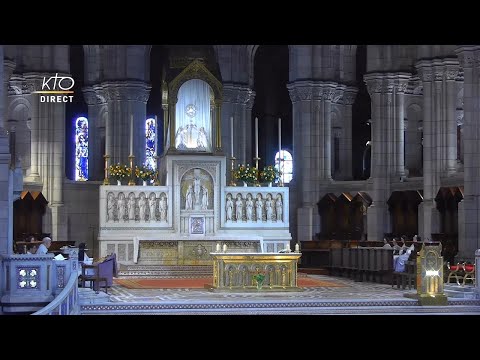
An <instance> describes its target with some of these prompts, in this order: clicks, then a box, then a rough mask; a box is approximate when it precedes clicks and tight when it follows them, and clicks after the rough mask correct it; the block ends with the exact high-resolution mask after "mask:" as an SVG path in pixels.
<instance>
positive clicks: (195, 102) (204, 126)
mask: <svg viewBox="0 0 480 360" xmlns="http://www.w3.org/2000/svg"><path fill="white" fill-rule="evenodd" d="M211 98H213V91H212V89H211V87H210V85H208V84H207V83H206V82H205V81H203V80H199V79H193V80H188V81H186V82H185V83H184V84H183V85H182V86H181V87H180V89H179V91H178V101H177V104H176V107H175V115H176V119H175V124H176V129H175V148H176V149H177V150H194V151H206V152H209V151H211V150H212V126H211V112H210V109H211V106H210V99H211Z"/></svg>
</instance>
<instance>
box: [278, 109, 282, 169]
mask: <svg viewBox="0 0 480 360" xmlns="http://www.w3.org/2000/svg"><path fill="white" fill-rule="evenodd" d="M281 158H282V119H281V118H278V168H279V169H280V165H281V164H282V163H281V162H280V159H281Z"/></svg>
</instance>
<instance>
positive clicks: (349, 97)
mask: <svg viewBox="0 0 480 360" xmlns="http://www.w3.org/2000/svg"><path fill="white" fill-rule="evenodd" d="M357 94H358V89H357V88H356V87H353V86H348V87H347V88H346V89H345V91H344V93H343V99H342V100H343V103H344V104H345V105H353V103H354V102H355V99H356V97H357Z"/></svg>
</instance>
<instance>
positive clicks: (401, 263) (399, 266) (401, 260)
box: [394, 244, 415, 272]
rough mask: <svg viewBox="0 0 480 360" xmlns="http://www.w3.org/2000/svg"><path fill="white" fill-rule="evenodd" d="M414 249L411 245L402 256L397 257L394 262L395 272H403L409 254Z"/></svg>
mask: <svg viewBox="0 0 480 360" xmlns="http://www.w3.org/2000/svg"><path fill="white" fill-rule="evenodd" d="M414 249H415V247H414V245H413V244H412V245H411V246H410V247H409V248H408V249H407V251H405V253H404V254H402V255H399V256H397V258H396V259H395V262H394V266H395V267H394V269H395V272H405V263H406V262H407V261H408V258H409V257H410V254H411V253H412V251H413V250H414Z"/></svg>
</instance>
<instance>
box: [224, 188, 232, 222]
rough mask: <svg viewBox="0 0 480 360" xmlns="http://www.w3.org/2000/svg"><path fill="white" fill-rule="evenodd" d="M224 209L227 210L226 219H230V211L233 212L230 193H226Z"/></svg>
mask: <svg viewBox="0 0 480 360" xmlns="http://www.w3.org/2000/svg"><path fill="white" fill-rule="evenodd" d="M225 207H226V211H227V221H229V220H230V221H231V220H232V213H233V201H232V195H230V194H228V195H227V202H226V205H225Z"/></svg>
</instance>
